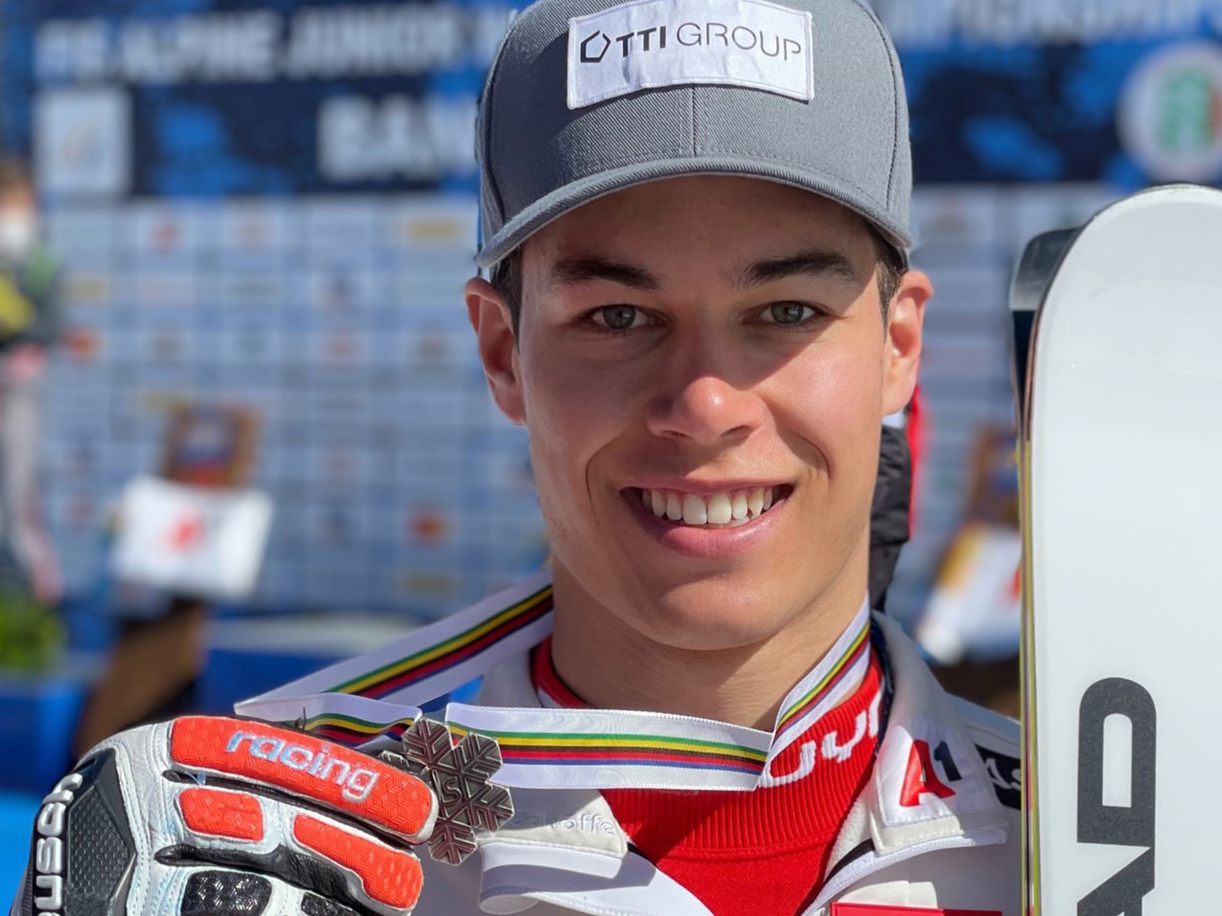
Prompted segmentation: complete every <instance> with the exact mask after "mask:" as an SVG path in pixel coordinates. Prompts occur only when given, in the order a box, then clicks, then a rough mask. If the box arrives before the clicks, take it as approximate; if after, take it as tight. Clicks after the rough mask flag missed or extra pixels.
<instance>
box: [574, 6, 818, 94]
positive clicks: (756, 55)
mask: <svg viewBox="0 0 1222 916" xmlns="http://www.w3.org/2000/svg"><path fill="white" fill-rule="evenodd" d="M812 46H813V40H812V37H811V17H810V13H807V12H803V11H800V10H794V9H790V8H788V7H784V6H779V5H777V4H775V3H767V2H765V0H635V2H632V3H625V4H622V5H621V6H615V7H612V8H611V9H609V10H604V11H603V12H601V13H595V14H593V15H591V16H579V17H576V18H574V19H570V20H569V68H568V69H569V73H568V105H569V108H570V109H575V108H584V107H586V106H587V105H593V104H595V103H596V102H602V101H605V100H607V99H613V98H615V97H616V96H621V95H627V94H628V93H630V92H639V91H640V90H642V89H658V88H661V87H663V86H682V85H699V84H710V83H711V84H724V85H732V86H746V87H749V88H752V89H762V90H764V91H766V92H774V93H776V94H777V95H783V96H786V97H788V98H792V99H798V100H799V101H803V102H809V101H810V100H811V98H812V97H813V96H814V81H815V79H814V78H815V68H814V61H813V58H812V53H811V51H812Z"/></svg>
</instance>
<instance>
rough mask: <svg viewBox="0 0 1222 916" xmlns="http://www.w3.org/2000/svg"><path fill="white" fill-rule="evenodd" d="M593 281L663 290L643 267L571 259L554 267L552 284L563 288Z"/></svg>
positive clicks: (592, 259)
mask: <svg viewBox="0 0 1222 916" xmlns="http://www.w3.org/2000/svg"><path fill="white" fill-rule="evenodd" d="M591 280H610V281H611V282H612V283H619V284H621V285H623V286H631V287H632V288H634V289H647V290H657V289H661V288H662V284H661V283H660V282H658V278H657V277H655V276H654V275H653V274H651V273H650V272H649V271H647V270H646V269H645V268H643V267H636V266H635V265H632V264H619V263H616V262H614V261H607V260H604V259H602V258H593V257H591V258H570V259H568V260H564V261H557V262H556V263H555V264H554V265H553V266H552V282H554V283H559V284H561V285H563V286H575V285H577V284H579V283H588V282H589V281H591Z"/></svg>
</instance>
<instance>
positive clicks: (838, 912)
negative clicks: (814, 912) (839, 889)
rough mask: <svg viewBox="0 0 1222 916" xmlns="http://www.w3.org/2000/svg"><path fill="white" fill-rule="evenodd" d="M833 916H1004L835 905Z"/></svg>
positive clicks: (993, 912)
mask: <svg viewBox="0 0 1222 916" xmlns="http://www.w3.org/2000/svg"><path fill="white" fill-rule="evenodd" d="M831 916H1002V913H1001V910H963V909H959V910H939V909H931V908H929V907H924V906H890V905H887V906H879V905H876V904H873V903H833V904H832V913H831Z"/></svg>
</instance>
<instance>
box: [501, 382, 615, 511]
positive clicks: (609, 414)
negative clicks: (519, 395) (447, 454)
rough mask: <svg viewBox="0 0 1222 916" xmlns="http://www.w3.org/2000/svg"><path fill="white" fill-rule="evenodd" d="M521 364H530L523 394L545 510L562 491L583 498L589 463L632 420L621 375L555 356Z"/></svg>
mask: <svg viewBox="0 0 1222 916" xmlns="http://www.w3.org/2000/svg"><path fill="white" fill-rule="evenodd" d="M523 363H524V365H528V366H529V367H530V369H529V371H528V372H526V373H524V374H523V392H524V395H525V405H526V416H527V421H528V426H529V429H530V438H531V456H532V461H533V464H534V473H535V480H536V484H537V487H538V490H539V499H540V502H541V503H542V504H543V507H544V510H545V511H547V510H548V508H549V506H550V505H552V504H553V501H554V500H555V498H556V497H558V496H560V494H561V493H563V494H564V498H565V500H566V502H568V503H571V501H572V500H574V499H578V500H582V501H584V500H587V499H588V494H587V493H586V480H587V475H588V471H589V468H590V465H591V463H592V462H594V461H596V460H597V455H598V454H599V452H601V451H602V450H604V449H605V448H607V446H608V445H609V444H610V443H611V442H613V441H614V440H615V439H616V438H617V436H619V435H621V434H622V433H623V431H624V429H625V425H626V424H627V423H628V422H630V418H629V414H630V413H631V407H630V402H629V400H628V394H629V392H627V391H624V390H622V387H623V385H624V384H625V380H624V376H625V373H623V372H622V371H616V372H607V373H603V374H602V375H600V374H599V373H598V372H597V370H591V368H590V367H589V366H588V365H581V366H578V365H576V364H574V363H572V362H566V361H565V360H563V359H555V358H553V359H550V360H548V359H538V358H533V359H528V360H523ZM603 376H605V377H603Z"/></svg>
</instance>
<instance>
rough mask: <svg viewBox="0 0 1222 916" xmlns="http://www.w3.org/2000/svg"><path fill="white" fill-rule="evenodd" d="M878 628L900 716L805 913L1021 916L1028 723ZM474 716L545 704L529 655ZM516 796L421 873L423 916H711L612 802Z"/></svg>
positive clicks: (487, 683)
mask: <svg viewBox="0 0 1222 916" xmlns="http://www.w3.org/2000/svg"><path fill="white" fill-rule="evenodd" d="M876 622H877V625H878V626H879V627H880V628H881V629H882V631H883V634H884V636H885V644H886V648H885V651H886V653H887V661H888V662H889V666H890V673H891V678H892V687H893V690H894V697H893V701H892V706H891V711H890V717H889V721H888V724H887V727H886V731H885V733H884V734H883V737H882V741H881V745H880V747H879V752H878V757H877V760H876V762H875V766H874V772H873V773H872V775H871V778H870V779H869V781H868V782H867V785H866V788H865V790H864V791H863V792H862V793H861V794H860V795H859V796H858V797H857V799H856V801H855V802H854V803H853V805H852V807H851V808H850V810H849V811H848V813H847V815H846V817H845V820H844V824H843V826H842V828H841V831H840V835H839V838H838V839H837V841H836V843H835V846H834V849H833V852H832V856H831V859H830V862H829V865H828V868H827V872H826V874H825V875H824V876H821V878H822V881H821V885H822V887H821V890H820V892H819V893H818V895H817V897H816V898H815V900H814V901H813V903H812V904H811V905H810V906H809V907H808V908H807V909H806V910H805V916H901V914H902V916H936V914H947V916H1019V914H1020V912H1021V900H1022V888H1021V878H1020V849H1021V846H1020V842H1021V841H1020V829H1019V796H1020V781H1019V759H1018V757H1019V730H1018V725H1017V723H1015V722H1014V721H1012V720H1010V719H1008V718H1005V717H1004V716H1000V715H997V714H995V713H992V712H989V711H987V710H984V709H982V708H980V707H977V706H973V705H971V704H968V703H965V702H963V701H961V700H958V699H955V698H953V697H951V696H949V695H948V694H946V693H945V692H944V691H943V690H942V688H941V687H940V685H939V684H938V683H937V681H936V680H935V679H934V677H933V674H932V673H931V672H930V670H929V668H928V666H927V665H926V664H925V662H924V660H923V659H922V658H921V656H920V655H919V653H918V652H917V649H916V647H915V646H914V645H913V643H912V642H911V640H909V639H908V638H907V637H906V636H905V635H904V634H903V632H902V631H901V630H900V628H899V627H898V626H897V625H896V624H895V623H893V622H892V621H890V620H889V619H887V618H885V617H878V618H877V621H876ZM478 703H479V704H480V705H485V706H507V707H537V706H539V705H540V700H539V697H538V694H537V692H536V689H535V686H534V684H533V682H532V679H531V673H530V662H529V653H527V652H522V653H521V654H518V655H516V656H513V657H510V658H508V659H506V660H504V661H502V662H501V663H500V664H499V665H498V666H496V667H495V668H493V669H492V670H491V671H489V672H488V673H487V674H486V675H485V679H484V684H483V689H482V692H481V694H480V697H479V701H478ZM948 764H949V767H950V769H949V770H948ZM926 786H929V787H931V789H930V791H924V789H925V787H926ZM513 797H514V804H515V808H516V813H515V815H514V818H513V820H512V821H510V823H509V824H508V825H507V826H506V827H504V828H502V829H501V830H499V831H498V832H497V833H496V834H495V835H494V836H490V837H487V838H485V839H484V840H483V841H482V843H481V848H480V851H479V854H478V855H477V856H475V857H473V858H472V859H470V860H468V861H467V862H466V863H465V864H464V865H462V866H460V867H458V868H452V867H449V866H446V865H438V864H436V863H433V862H429V861H425V881H424V893H423V895H422V897H421V900H420V903H419V905H418V907H417V909H416V911H415V912H416V914H417V916H482V914H487V913H517V912H521V911H523V910H529V912H530V913H531V916H558V914H562V913H569V912H577V913H590V914H599V916H645V914H651V916H652V914H666V916H697V914H700V916H707V914H708V912H709V911H708V909H707V908H706V907H705V906H704V904H702V903H701V902H700V901H699V900H698V899H697V898H696V897H695V896H694V895H692V894H691V893H689V892H688V891H687V890H685V889H684V888H683V887H682V886H680V885H679V884H678V883H676V882H675V881H673V880H672V879H670V878H668V877H667V876H666V875H664V874H663V873H662V872H660V871H659V870H658V869H656V868H655V867H654V866H653V865H652V864H651V863H650V862H649V861H648V860H646V859H645V858H643V857H642V856H640V855H639V854H637V853H636V852H634V851H633V850H632V849H631V848H630V846H629V841H628V838H627V836H626V835H625V834H624V832H623V830H622V829H621V828H620V826H619V824H618V823H617V821H616V818H615V815H614V814H613V812H612V811H611V809H610V807H609V805H608V804H607V802H606V801H605V800H604V799H603V797H602V796H601V795H600V793H598V792H596V791H585V790H557V789H547V790H529V789H515V790H514V792H513ZM814 878H815V876H812V879H814ZM818 883H820V882H819V881H818V880H812V884H818Z"/></svg>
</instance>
